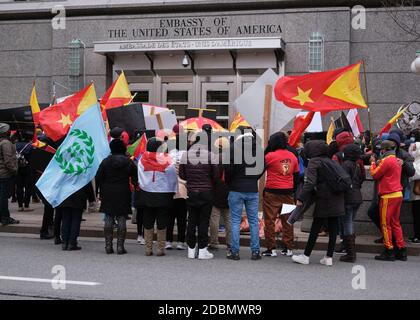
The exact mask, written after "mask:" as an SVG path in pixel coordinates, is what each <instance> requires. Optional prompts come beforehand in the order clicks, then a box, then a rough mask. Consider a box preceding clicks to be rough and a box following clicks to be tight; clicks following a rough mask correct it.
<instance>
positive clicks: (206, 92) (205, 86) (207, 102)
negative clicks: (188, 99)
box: [201, 82, 233, 129]
mask: <svg viewBox="0 0 420 320" xmlns="http://www.w3.org/2000/svg"><path fill="white" fill-rule="evenodd" d="M232 93H233V83H226V82H224V83H202V91H201V101H202V102H201V103H202V107H203V108H206V109H214V110H216V121H217V122H218V123H219V124H220V125H221V126H222V127H224V128H226V129H229V116H231V115H230V113H231V111H230V105H231V103H232V98H233V94H232Z"/></svg>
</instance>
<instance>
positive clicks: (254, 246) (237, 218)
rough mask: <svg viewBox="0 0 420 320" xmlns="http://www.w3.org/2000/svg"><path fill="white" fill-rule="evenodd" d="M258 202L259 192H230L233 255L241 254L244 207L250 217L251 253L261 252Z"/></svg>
mask: <svg viewBox="0 0 420 320" xmlns="http://www.w3.org/2000/svg"><path fill="white" fill-rule="evenodd" d="M258 200H259V195H258V192H234V191H231V192H229V197H228V201H229V208H230V214H231V218H232V222H231V223H232V227H231V228H232V229H231V230H232V231H231V232H232V237H231V251H232V253H239V241H240V226H241V219H242V210H243V208H244V205H245V209H246V215H247V217H248V223H249V229H250V232H251V251H252V252H256V251H260V237H259V224H258Z"/></svg>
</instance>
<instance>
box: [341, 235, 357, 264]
mask: <svg viewBox="0 0 420 320" xmlns="http://www.w3.org/2000/svg"><path fill="white" fill-rule="evenodd" d="M344 242H345V244H346V252H347V254H346V255H345V256H342V257H340V261H342V262H351V263H354V262H355V261H356V235H354V234H352V235H350V236H345V241H344Z"/></svg>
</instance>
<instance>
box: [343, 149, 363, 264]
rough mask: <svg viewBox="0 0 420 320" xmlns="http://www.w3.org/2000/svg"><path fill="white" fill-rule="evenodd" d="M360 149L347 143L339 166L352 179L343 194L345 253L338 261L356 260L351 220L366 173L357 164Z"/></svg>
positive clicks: (358, 202) (358, 205)
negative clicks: (349, 188) (349, 186)
mask: <svg viewBox="0 0 420 320" xmlns="http://www.w3.org/2000/svg"><path fill="white" fill-rule="evenodd" d="M361 155H362V150H361V149H360V147H359V146H358V145H356V144H349V145H347V146H345V147H344V149H343V157H344V161H343V162H342V164H341V166H342V167H343V169H344V170H345V171H346V172H347V173H348V174H349V176H350V177H351V180H352V188H351V190H349V191H347V192H346V193H345V196H344V200H345V211H346V214H345V216H344V217H342V218H341V222H342V226H343V244H344V247H345V250H346V255H344V256H341V257H340V261H344V262H355V261H356V244H355V241H356V235H355V233H354V227H353V221H354V219H355V218H356V213H357V210H358V209H359V207H360V205H361V204H362V202H363V200H362V192H361V191H360V189H361V187H362V183H363V181H364V180H365V177H366V173H365V169H364V167H363V166H360V165H359V164H358V161H359V160H360V157H361Z"/></svg>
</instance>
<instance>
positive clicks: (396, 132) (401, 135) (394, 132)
mask: <svg viewBox="0 0 420 320" xmlns="http://www.w3.org/2000/svg"><path fill="white" fill-rule="evenodd" d="M389 134H396V135H398V137H399V138H400V141H401V143H404V141H405V139H406V135H405V134H404V132H403V131H402V130H401V129H398V128H395V129H392V130H390V131H389Z"/></svg>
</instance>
